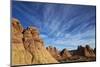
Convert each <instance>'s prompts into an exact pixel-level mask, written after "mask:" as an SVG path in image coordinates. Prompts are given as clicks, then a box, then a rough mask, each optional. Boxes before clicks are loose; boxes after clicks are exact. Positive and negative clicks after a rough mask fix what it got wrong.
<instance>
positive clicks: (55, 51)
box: [46, 46, 61, 61]
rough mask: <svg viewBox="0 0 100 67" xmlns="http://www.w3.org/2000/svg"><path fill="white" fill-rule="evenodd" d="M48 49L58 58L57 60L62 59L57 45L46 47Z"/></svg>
mask: <svg viewBox="0 0 100 67" xmlns="http://www.w3.org/2000/svg"><path fill="white" fill-rule="evenodd" d="M46 49H47V50H48V51H49V52H50V54H51V55H52V56H53V57H54V58H55V59H56V60H58V61H59V60H60V59H61V56H60V51H58V49H57V48H56V47H52V46H48V47H46Z"/></svg>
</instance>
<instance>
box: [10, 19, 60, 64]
mask: <svg viewBox="0 0 100 67" xmlns="http://www.w3.org/2000/svg"><path fill="white" fill-rule="evenodd" d="M11 29H12V31H11V34H12V38H11V40H12V65H27V64H45V63H58V61H57V60H56V59H54V58H53V57H52V56H51V54H50V53H49V52H48V51H47V50H46V48H45V47H44V43H43V40H42V39H41V38H40V37H39V32H38V30H37V29H36V28H35V27H28V28H27V29H23V27H22V26H21V24H20V21H19V20H17V19H12V28H11Z"/></svg>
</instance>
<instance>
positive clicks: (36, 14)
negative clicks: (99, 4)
mask: <svg viewBox="0 0 100 67" xmlns="http://www.w3.org/2000/svg"><path fill="white" fill-rule="evenodd" d="M12 17H13V18H17V19H18V20H20V22H21V24H22V25H23V27H24V28H26V27H28V26H34V27H37V28H38V30H39V31H40V36H41V38H42V39H43V40H44V43H45V45H46V46H49V45H51V46H55V47H57V48H59V49H63V48H67V49H76V48H77V46H78V45H83V46H85V45H86V44H89V45H90V46H91V47H92V48H94V47H95V24H96V18H95V17H96V7H95V6H86V5H83V6H82V5H68V4H66V5H64V4H60V5H59V4H47V3H36V2H21V1H20V2H18V1H13V3H12Z"/></svg>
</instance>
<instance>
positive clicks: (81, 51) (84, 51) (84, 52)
mask: <svg viewBox="0 0 100 67" xmlns="http://www.w3.org/2000/svg"><path fill="white" fill-rule="evenodd" d="M74 55H79V56H85V57H87V58H91V57H95V53H94V51H93V49H92V48H90V46H89V45H86V46H85V47H82V46H78V49H77V50H76V51H75V52H74Z"/></svg>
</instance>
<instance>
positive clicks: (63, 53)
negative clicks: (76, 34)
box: [60, 48, 72, 60]
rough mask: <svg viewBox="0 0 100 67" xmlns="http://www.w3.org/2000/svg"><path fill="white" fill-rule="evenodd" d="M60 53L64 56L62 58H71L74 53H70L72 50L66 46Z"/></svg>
mask: <svg viewBox="0 0 100 67" xmlns="http://www.w3.org/2000/svg"><path fill="white" fill-rule="evenodd" d="M60 55H61V57H62V60H67V59H70V58H71V57H72V55H71V54H70V52H69V51H68V50H67V49H66V48H65V49H63V50H62V51H61V52H60Z"/></svg>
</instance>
